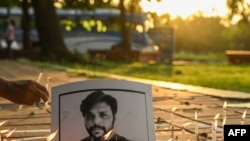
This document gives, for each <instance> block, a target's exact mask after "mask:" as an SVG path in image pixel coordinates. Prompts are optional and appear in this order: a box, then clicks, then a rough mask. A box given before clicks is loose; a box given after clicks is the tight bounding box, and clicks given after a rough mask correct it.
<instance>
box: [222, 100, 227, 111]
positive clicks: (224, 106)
mask: <svg viewBox="0 0 250 141" xmlns="http://www.w3.org/2000/svg"><path fill="white" fill-rule="evenodd" d="M226 108H227V102H226V101H225V102H224V105H223V109H224V110H225V109H226Z"/></svg>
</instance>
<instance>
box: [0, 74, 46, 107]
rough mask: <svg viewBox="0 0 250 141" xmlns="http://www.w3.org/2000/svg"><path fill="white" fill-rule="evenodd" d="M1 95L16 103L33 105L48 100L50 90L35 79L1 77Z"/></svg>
mask: <svg viewBox="0 0 250 141" xmlns="http://www.w3.org/2000/svg"><path fill="white" fill-rule="evenodd" d="M0 97H3V98H6V99H8V100H10V101H12V102H13V103H16V104H24V105H32V104H34V103H37V102H40V101H41V99H42V100H43V101H48V98H49V93H48V90H47V89H46V88H45V87H44V86H43V85H41V84H39V83H37V82H36V81H33V80H17V81H9V80H6V79H3V78H0Z"/></svg>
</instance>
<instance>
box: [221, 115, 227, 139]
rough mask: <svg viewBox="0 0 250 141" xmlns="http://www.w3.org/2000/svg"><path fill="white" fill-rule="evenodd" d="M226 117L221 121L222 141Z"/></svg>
mask: <svg viewBox="0 0 250 141" xmlns="http://www.w3.org/2000/svg"><path fill="white" fill-rule="evenodd" d="M226 120H227V117H225V118H224V119H223V121H222V140H224V125H225V124H226Z"/></svg>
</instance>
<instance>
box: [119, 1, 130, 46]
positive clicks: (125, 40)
mask: <svg viewBox="0 0 250 141" xmlns="http://www.w3.org/2000/svg"><path fill="white" fill-rule="evenodd" d="M120 11H121V13H120V14H121V15H120V22H121V33H122V44H121V47H122V48H123V49H125V50H131V33H130V32H131V31H130V28H129V25H127V20H126V9H125V6H124V0H120Z"/></svg>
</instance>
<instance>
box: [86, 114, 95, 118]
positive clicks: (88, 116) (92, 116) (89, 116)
mask: <svg viewBox="0 0 250 141" xmlns="http://www.w3.org/2000/svg"><path fill="white" fill-rule="evenodd" d="M85 117H86V119H94V115H91V114H87V115H86V116H85Z"/></svg>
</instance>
